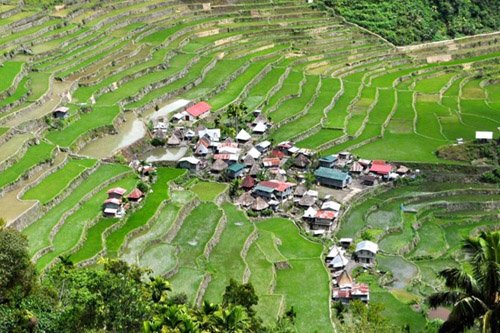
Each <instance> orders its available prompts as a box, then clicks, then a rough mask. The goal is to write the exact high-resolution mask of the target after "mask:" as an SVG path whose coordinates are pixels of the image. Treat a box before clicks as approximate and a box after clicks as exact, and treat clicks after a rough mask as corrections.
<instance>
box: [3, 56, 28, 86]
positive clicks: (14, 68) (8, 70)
mask: <svg viewBox="0 0 500 333" xmlns="http://www.w3.org/2000/svg"><path fill="white" fill-rule="evenodd" d="M23 66H24V62H20V61H6V62H4V63H3V64H2V66H0V77H1V78H2V80H1V81H0V93H1V92H4V91H6V90H7V89H9V88H10V87H11V86H12V84H13V83H14V79H15V78H16V77H17V76H18V75H19V73H21V70H22V69H23Z"/></svg>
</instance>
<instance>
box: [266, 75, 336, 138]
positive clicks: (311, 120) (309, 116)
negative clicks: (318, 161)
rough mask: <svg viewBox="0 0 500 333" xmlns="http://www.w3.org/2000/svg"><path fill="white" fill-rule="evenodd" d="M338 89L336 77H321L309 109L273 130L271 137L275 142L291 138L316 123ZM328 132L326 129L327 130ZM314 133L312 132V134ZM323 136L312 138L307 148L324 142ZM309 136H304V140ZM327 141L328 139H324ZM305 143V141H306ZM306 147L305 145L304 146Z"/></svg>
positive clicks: (322, 115)
mask: <svg viewBox="0 0 500 333" xmlns="http://www.w3.org/2000/svg"><path fill="white" fill-rule="evenodd" d="M339 89H340V81H339V80H338V79H331V78H327V79H323V80H322V85H321V90H320V92H319V95H318V97H317V98H316V100H315V101H314V103H313V105H312V106H311V108H310V109H309V111H308V112H307V113H306V114H305V115H304V116H302V117H300V118H298V119H296V120H294V121H292V122H289V123H287V124H284V125H282V126H280V127H279V128H277V129H276V130H275V132H273V133H272V138H273V139H274V141H275V142H281V141H284V140H286V139H290V138H293V137H294V136H296V135H299V134H301V133H303V132H305V131H307V130H308V129H310V128H312V127H313V126H315V125H318V124H319V123H320V121H321V119H322V118H323V117H324V112H325V109H326V108H327V107H328V105H329V104H330V103H331V101H332V99H333V97H334V96H335V94H336V93H337V92H338V90H339ZM327 132H328V130H327ZM314 135H315V134H313V136H314ZM322 138H323V137H321V138H320V137H318V138H317V139H318V140H315V141H314V140H312V141H311V142H310V143H309V147H308V148H314V147H317V146H318V145H320V144H322V143H324V142H326V141H322V140H321V139H322ZM307 139H309V138H306V140H307ZM326 140H327V141H329V139H326ZM306 144H307V143H306ZM304 147H307V146H304Z"/></svg>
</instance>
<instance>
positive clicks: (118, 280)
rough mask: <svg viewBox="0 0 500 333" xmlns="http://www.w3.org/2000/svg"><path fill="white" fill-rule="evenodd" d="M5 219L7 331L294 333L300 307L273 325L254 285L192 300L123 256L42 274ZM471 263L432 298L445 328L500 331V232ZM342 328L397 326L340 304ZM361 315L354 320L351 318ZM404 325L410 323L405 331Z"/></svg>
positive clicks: (0, 233)
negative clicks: (444, 312) (216, 300)
mask: <svg viewBox="0 0 500 333" xmlns="http://www.w3.org/2000/svg"><path fill="white" fill-rule="evenodd" d="M2 225H3V223H2V220H1V219H0V332H141V331H142V332H146V333H153V332H162V333H163V332H179V333H181V332H273V333H274V332H275V333H279V332H283V333H288V332H295V331H296V330H295V327H294V321H295V317H296V313H295V311H294V310H293V307H292V308H291V309H290V310H289V311H287V312H286V313H285V315H284V316H283V317H282V318H281V319H279V320H278V321H277V322H276V323H274V324H273V325H272V326H271V327H269V326H265V325H263V323H262V321H261V320H260V318H259V317H258V316H257V313H256V311H255V309H254V306H255V305H257V304H258V297H257V295H256V294H255V291H254V289H253V287H252V285H251V284H240V283H237V282H236V281H234V280H230V283H229V285H228V286H227V287H226V290H225V292H224V295H223V301H222V303H221V304H211V303H208V302H205V303H204V304H202V306H200V307H193V306H191V305H190V304H188V303H187V297H186V296H185V295H183V294H173V293H172V291H171V287H170V284H169V282H168V281H166V280H165V279H163V278H162V277H158V276H152V275H151V274H150V272H149V271H147V270H143V269H141V268H139V267H136V266H129V265H127V264H126V263H125V262H122V261H119V260H110V259H102V260H101V262H100V267H98V268H77V267H74V266H73V264H72V263H71V261H69V260H68V258H67V257H61V258H60V262H59V263H58V264H57V265H55V266H54V267H53V268H51V269H50V270H48V271H47V272H45V273H44V274H43V275H42V276H38V275H37V273H36V271H35V269H34V267H33V264H32V263H31V261H30V258H29V255H28V252H27V245H28V244H27V241H26V238H25V237H24V236H23V235H22V234H21V233H19V232H18V231H16V230H14V229H10V228H5V227H3V226H2ZM462 250H463V252H464V254H465V258H466V259H467V264H465V265H463V266H462V267H459V268H447V269H444V270H442V271H441V272H440V273H439V275H440V276H441V277H442V278H443V279H444V281H445V285H446V287H447V288H448V289H449V290H446V291H442V292H438V293H435V294H433V295H431V296H430V297H429V305H430V306H431V307H437V306H449V307H451V308H452V311H451V313H450V316H449V318H448V320H447V321H445V322H444V324H443V325H442V326H441V327H440V328H439V332H442V333H448V332H450V333H451V332H463V331H464V330H466V329H469V328H474V327H475V328H478V329H481V330H482V331H483V332H491V333H498V332H499V331H500V231H494V232H488V233H486V232H483V233H481V234H480V235H479V236H478V237H469V238H467V239H465V240H464V242H463V246H462ZM335 310H336V313H337V320H338V322H339V324H340V325H341V327H339V329H340V331H341V332H355V331H359V329H362V330H363V331H365V332H386V331H387V332H388V331H393V329H394V327H393V326H391V325H390V322H388V321H387V320H386V319H383V317H382V316H381V312H382V310H383V308H381V307H380V306H378V305H377V304H370V306H369V307H366V306H365V305H364V304H361V303H359V304H358V303H352V304H351V306H350V307H349V315H350V317H351V320H349V321H344V316H345V314H346V311H347V308H346V307H344V306H342V305H341V304H338V305H337V306H336V307H335ZM352 319H354V320H352ZM404 330H405V328H403V331H404Z"/></svg>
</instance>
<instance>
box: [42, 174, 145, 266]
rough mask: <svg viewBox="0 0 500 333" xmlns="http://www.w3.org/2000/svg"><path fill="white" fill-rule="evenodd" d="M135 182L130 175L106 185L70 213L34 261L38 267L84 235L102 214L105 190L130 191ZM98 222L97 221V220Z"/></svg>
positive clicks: (72, 245)
mask: <svg viewBox="0 0 500 333" xmlns="http://www.w3.org/2000/svg"><path fill="white" fill-rule="evenodd" d="M136 184H137V178H136V176H135V175H133V174H132V175H130V176H129V177H126V178H124V179H121V180H119V181H117V182H114V183H112V184H110V185H109V186H106V188H104V189H103V190H101V191H99V192H98V193H97V194H95V195H94V196H92V198H90V199H89V200H88V201H86V202H85V203H83V204H82V205H81V206H80V208H78V210H76V211H75V212H74V213H73V214H71V215H70V216H69V217H68V218H67V219H66V220H65V222H64V224H63V226H62V227H61V228H60V229H59V231H58V232H57V233H56V235H55V237H54V239H53V241H52V246H53V249H52V251H50V252H49V253H47V254H45V255H44V256H42V257H41V258H40V259H39V260H38V261H37V263H36V266H37V268H38V269H43V268H45V267H46V266H47V265H48V264H49V263H50V262H52V260H54V259H55V258H57V257H58V256H60V255H63V254H65V253H67V252H68V251H70V250H71V249H73V248H74V247H75V246H76V245H77V244H78V242H79V240H80V239H81V238H82V236H83V235H84V230H85V228H86V227H88V225H89V223H90V222H91V221H93V220H94V219H96V218H98V217H99V216H101V215H102V203H103V202H104V201H105V200H106V199H107V198H108V194H107V191H108V190H109V189H110V188H112V187H123V188H125V189H127V190H128V191H130V190H131V189H133V188H134V186H135V185H136ZM97 223H98V222H97Z"/></svg>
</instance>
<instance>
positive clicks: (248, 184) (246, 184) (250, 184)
mask: <svg viewBox="0 0 500 333" xmlns="http://www.w3.org/2000/svg"><path fill="white" fill-rule="evenodd" d="M254 187H255V180H254V179H253V178H252V177H251V176H248V175H247V176H245V178H243V182H242V183H241V188H242V189H244V190H245V191H250V190H251V189H253V188H254Z"/></svg>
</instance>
